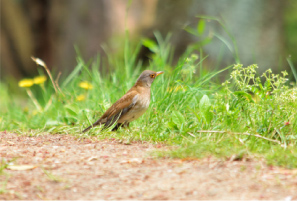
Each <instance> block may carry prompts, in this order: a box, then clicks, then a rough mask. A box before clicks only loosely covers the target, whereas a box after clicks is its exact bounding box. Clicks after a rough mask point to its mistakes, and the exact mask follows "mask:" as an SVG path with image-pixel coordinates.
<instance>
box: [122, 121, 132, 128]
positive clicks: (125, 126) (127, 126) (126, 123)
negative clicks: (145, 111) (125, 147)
mask: <svg viewBox="0 0 297 202" xmlns="http://www.w3.org/2000/svg"><path fill="white" fill-rule="evenodd" d="M129 124H130V122H125V123H124V124H123V125H122V127H123V128H129Z"/></svg>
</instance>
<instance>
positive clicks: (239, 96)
mask: <svg viewBox="0 0 297 202" xmlns="http://www.w3.org/2000/svg"><path fill="white" fill-rule="evenodd" d="M234 95H237V97H238V98H241V97H244V98H246V99H247V100H249V101H250V102H255V101H254V100H253V97H252V96H251V95H250V94H248V93H247V92H244V91H236V92H234Z"/></svg>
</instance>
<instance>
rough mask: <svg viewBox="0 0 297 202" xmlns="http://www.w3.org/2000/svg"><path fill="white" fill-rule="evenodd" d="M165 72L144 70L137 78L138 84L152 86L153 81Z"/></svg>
mask: <svg viewBox="0 0 297 202" xmlns="http://www.w3.org/2000/svg"><path fill="white" fill-rule="evenodd" d="M163 73H164V72H154V71H151V70H144V71H143V72H142V73H141V74H140V76H139V77H138V79H137V82H136V85H142V86H146V87H151V85H152V83H153V81H154V80H155V78H156V77H157V76H159V75H160V74H163Z"/></svg>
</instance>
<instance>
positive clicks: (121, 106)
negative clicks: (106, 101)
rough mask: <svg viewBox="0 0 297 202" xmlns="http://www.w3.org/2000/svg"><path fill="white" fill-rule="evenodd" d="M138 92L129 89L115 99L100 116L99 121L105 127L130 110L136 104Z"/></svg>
mask: <svg viewBox="0 0 297 202" xmlns="http://www.w3.org/2000/svg"><path fill="white" fill-rule="evenodd" d="M138 97H139V94H138V92H137V91H130V92H128V93H127V94H125V95H124V96H123V97H121V98H120V99H119V100H118V101H116V102H115V103H114V104H113V105H112V106H111V107H110V108H109V109H108V110H107V111H106V112H105V113H104V114H103V115H102V117H101V118H100V119H101V120H102V121H101V123H105V126H106V127H109V126H111V125H112V124H113V123H114V122H116V121H117V120H118V119H120V118H121V117H122V116H123V115H125V114H126V113H127V112H129V111H130V109H131V108H132V107H133V106H134V105H135V104H136V102H137V100H138Z"/></svg>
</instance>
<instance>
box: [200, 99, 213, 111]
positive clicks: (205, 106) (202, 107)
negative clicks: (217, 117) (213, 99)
mask: <svg viewBox="0 0 297 202" xmlns="http://www.w3.org/2000/svg"><path fill="white" fill-rule="evenodd" d="M210 106H211V104H210V101H209V98H208V96H207V95H203V97H202V98H201V100H200V102H199V109H200V111H206V110H207V109H208V108H209V107H210Z"/></svg>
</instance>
